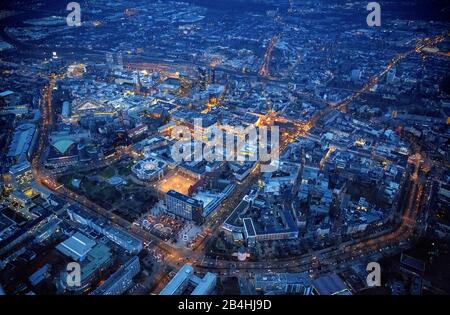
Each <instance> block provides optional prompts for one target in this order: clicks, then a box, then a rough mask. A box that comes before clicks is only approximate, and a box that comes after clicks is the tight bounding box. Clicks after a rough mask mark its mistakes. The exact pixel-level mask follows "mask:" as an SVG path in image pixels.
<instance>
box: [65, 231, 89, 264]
mask: <svg viewBox="0 0 450 315" xmlns="http://www.w3.org/2000/svg"><path fill="white" fill-rule="evenodd" d="M95 244H96V243H95V241H94V240H92V239H90V238H89V237H87V236H85V235H84V234H81V233H80V232H76V233H75V234H74V235H72V236H71V237H69V238H68V239H67V240H65V241H64V242H62V243H60V244H59V245H58V246H56V249H58V250H59V251H60V252H61V253H63V254H64V255H66V256H69V257H71V258H73V259H75V260H76V261H79V260H83V258H84V257H86V255H87V254H88V253H89V251H90V250H91V249H92V247H94V245H95Z"/></svg>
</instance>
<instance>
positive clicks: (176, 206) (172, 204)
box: [165, 190, 203, 224]
mask: <svg viewBox="0 0 450 315" xmlns="http://www.w3.org/2000/svg"><path fill="white" fill-rule="evenodd" d="M165 200H166V207H167V211H168V212H169V213H171V214H174V215H176V216H178V217H181V218H183V219H186V220H191V221H194V222H195V223H197V224H202V223H203V202H202V201H199V200H196V199H193V198H190V197H189V196H186V195H183V194H180V193H179V192H176V191H175V190H170V191H168V192H167V193H166V198H165Z"/></svg>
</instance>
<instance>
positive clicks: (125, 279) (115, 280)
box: [91, 256, 141, 295]
mask: <svg viewBox="0 0 450 315" xmlns="http://www.w3.org/2000/svg"><path fill="white" fill-rule="evenodd" d="M140 270H141V266H140V263H139V257H137V256H134V257H133V258H131V259H130V260H129V261H127V262H126V263H125V264H124V265H123V266H121V267H120V268H119V270H117V271H116V272H115V273H113V274H112V275H111V276H110V277H109V278H108V279H107V280H106V281H105V282H104V283H103V284H102V285H100V286H99V287H98V288H97V289H95V290H94V291H93V292H92V293H91V294H92V295H120V294H122V293H124V292H126V291H127V290H128V289H129V288H130V287H131V286H132V285H133V277H134V276H136V275H137V274H138V273H139V271H140Z"/></svg>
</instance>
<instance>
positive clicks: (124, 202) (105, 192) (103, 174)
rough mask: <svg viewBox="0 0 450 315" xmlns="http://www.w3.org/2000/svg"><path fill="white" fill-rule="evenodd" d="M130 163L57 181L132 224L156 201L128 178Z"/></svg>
mask: <svg viewBox="0 0 450 315" xmlns="http://www.w3.org/2000/svg"><path fill="white" fill-rule="evenodd" d="M131 167H132V162H130V161H123V162H118V163H116V164H113V165H110V166H107V167H104V168H101V169H97V170H91V171H85V172H74V173H70V174H66V175H63V176H61V177H59V178H58V181H59V182H60V183H61V184H63V185H64V186H65V187H66V188H68V189H70V190H73V191H74V192H76V193H78V194H80V195H83V196H85V197H86V198H88V199H89V200H91V201H92V202H94V203H96V204H98V205H99V206H101V207H103V208H105V209H107V210H109V211H111V212H113V213H115V214H117V215H119V216H121V217H123V218H124V219H126V220H128V221H130V222H132V221H134V220H136V219H137V218H139V217H140V216H141V215H142V214H143V213H145V212H147V211H148V210H150V208H151V207H152V206H153V205H154V203H155V202H156V198H155V197H154V196H155V194H154V193H153V191H151V190H150V189H149V188H147V187H145V186H142V185H140V184H138V183H136V182H134V181H133V180H131V179H130V177H129V175H130V174H131Z"/></svg>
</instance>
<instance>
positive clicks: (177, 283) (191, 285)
mask: <svg viewBox="0 0 450 315" xmlns="http://www.w3.org/2000/svg"><path fill="white" fill-rule="evenodd" d="M216 281H217V276H216V275H215V274H213V273H210V272H208V273H207V274H206V275H205V276H204V277H203V278H200V277H198V276H196V275H195V274H194V268H192V266H190V265H184V266H183V267H182V268H181V269H180V270H179V271H178V272H177V274H176V275H175V276H174V277H173V278H172V280H170V282H169V283H168V284H167V285H166V286H165V287H164V289H162V291H161V292H160V293H159V294H160V295H209V294H211V293H212V292H213V291H214V289H215V287H216ZM186 290H188V291H186Z"/></svg>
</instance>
